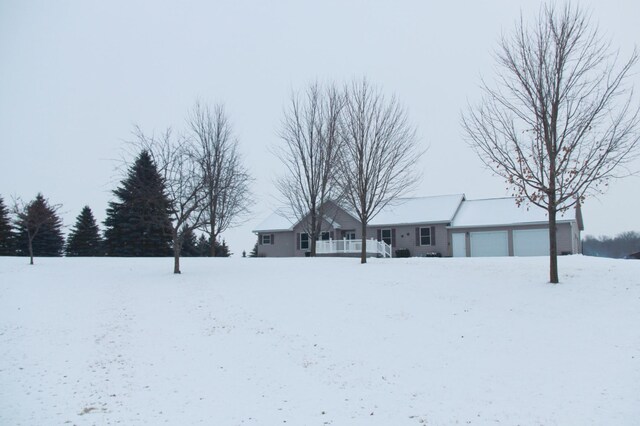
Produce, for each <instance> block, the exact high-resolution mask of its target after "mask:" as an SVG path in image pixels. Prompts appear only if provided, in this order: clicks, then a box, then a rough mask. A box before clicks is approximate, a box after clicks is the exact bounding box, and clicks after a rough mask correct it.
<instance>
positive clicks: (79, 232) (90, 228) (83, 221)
mask: <svg viewBox="0 0 640 426" xmlns="http://www.w3.org/2000/svg"><path fill="white" fill-rule="evenodd" d="M65 253H66V255H67V256H102V255H103V254H104V249H103V244H102V237H101V236H100V230H99V229H98V225H97V224H96V220H95V218H94V217H93V212H92V211H91V208H89V206H84V208H83V209H82V211H81V212H80V214H79V215H78V217H77V218H76V224H75V225H74V226H73V228H72V229H71V232H69V236H68V237H67V247H66V249H65Z"/></svg>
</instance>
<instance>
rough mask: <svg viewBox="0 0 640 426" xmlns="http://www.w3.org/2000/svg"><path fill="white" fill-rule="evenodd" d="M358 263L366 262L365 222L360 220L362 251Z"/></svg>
mask: <svg viewBox="0 0 640 426" xmlns="http://www.w3.org/2000/svg"><path fill="white" fill-rule="evenodd" d="M360 263H367V222H366V221H362V253H360Z"/></svg>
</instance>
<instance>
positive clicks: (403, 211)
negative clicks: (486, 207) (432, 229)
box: [369, 194, 464, 226]
mask: <svg viewBox="0 0 640 426" xmlns="http://www.w3.org/2000/svg"><path fill="white" fill-rule="evenodd" d="M462 200H464V194H453V195H438V196H432V197H412V198H399V199H398V200H396V201H395V202H394V203H393V204H388V205H387V206H385V207H384V208H383V209H382V210H381V211H380V213H378V214H377V215H376V216H375V217H374V218H373V219H371V220H370V221H369V225H370V226H381V225H403V224H414V223H441V222H447V223H448V222H451V221H452V220H453V217H454V216H455V214H456V212H457V211H458V208H459V207H460V203H461V202H462Z"/></svg>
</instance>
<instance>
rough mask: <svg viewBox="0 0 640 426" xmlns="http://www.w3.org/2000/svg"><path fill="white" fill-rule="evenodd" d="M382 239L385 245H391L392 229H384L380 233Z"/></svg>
mask: <svg viewBox="0 0 640 426" xmlns="http://www.w3.org/2000/svg"><path fill="white" fill-rule="evenodd" d="M380 238H381V239H382V241H384V242H385V243H387V244H389V245H391V229H383V230H382V231H381V232H380Z"/></svg>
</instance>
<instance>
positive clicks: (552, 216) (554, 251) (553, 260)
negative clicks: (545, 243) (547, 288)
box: [547, 193, 560, 284]
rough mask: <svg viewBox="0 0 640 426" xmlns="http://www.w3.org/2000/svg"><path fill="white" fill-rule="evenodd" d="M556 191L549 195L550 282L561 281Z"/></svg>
mask: <svg viewBox="0 0 640 426" xmlns="http://www.w3.org/2000/svg"><path fill="white" fill-rule="evenodd" d="M555 198H556V197H555V193H554V194H553V195H550V196H549V207H548V210H547V211H548V213H549V282H550V283H552V284H557V283H559V282H560V281H559V279H558V239H557V237H556V235H557V233H556V210H557V208H556V200H555Z"/></svg>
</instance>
